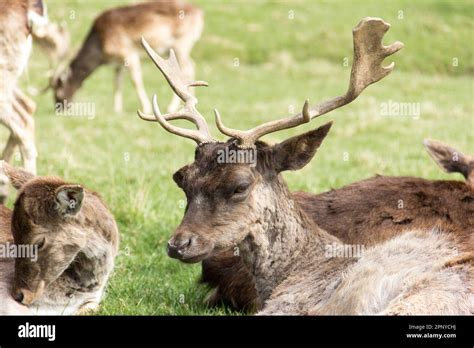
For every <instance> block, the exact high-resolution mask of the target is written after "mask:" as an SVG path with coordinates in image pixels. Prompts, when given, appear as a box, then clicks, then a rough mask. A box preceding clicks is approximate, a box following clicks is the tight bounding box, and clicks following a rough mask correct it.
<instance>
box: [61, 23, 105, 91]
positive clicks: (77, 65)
mask: <svg viewBox="0 0 474 348" xmlns="http://www.w3.org/2000/svg"><path fill="white" fill-rule="evenodd" d="M104 62H105V61H104V58H103V55H102V50H101V48H100V40H99V38H98V37H97V34H96V33H95V32H92V33H91V34H89V36H88V37H87V39H86V41H85V42H84V45H83V46H82V47H81V49H80V51H79V52H78V54H77V55H76V57H75V58H74V60H73V61H72V62H71V64H70V66H69V69H70V72H69V76H68V80H67V83H68V84H69V86H70V87H71V89H72V91H73V93H74V92H75V91H76V90H77V89H79V88H80V87H81V85H82V83H83V82H84V80H85V79H86V78H88V77H89V75H90V74H92V72H93V71H94V70H95V69H96V68H97V67H99V66H100V65H101V64H103V63H104Z"/></svg>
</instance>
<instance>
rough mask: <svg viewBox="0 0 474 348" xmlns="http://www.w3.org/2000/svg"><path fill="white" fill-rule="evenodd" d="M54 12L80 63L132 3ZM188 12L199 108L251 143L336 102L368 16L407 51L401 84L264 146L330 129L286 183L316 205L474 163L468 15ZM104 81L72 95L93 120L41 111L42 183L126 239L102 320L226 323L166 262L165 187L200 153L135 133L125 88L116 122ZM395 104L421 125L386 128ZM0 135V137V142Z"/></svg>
mask: <svg viewBox="0 0 474 348" xmlns="http://www.w3.org/2000/svg"><path fill="white" fill-rule="evenodd" d="M48 3H49V12H50V16H51V17H52V18H53V19H55V20H63V19H64V20H66V21H67V22H68V27H69V29H70V31H71V34H72V38H73V47H74V50H76V49H77V48H78V47H79V44H80V42H81V41H82V40H83V38H84V37H85V35H86V33H87V31H88V30H89V26H90V24H91V21H92V20H93V18H94V17H95V16H96V15H97V14H98V13H99V12H100V11H102V10H104V9H106V8H110V7H112V6H113V5H114V4H123V3H126V1H117V2H114V1H104V0H97V1H92V0H87V1H86V0H83V1H58V0H49V1H48ZM196 3H198V4H199V5H200V6H202V7H203V8H204V10H205V12H206V28H205V32H204V34H203V37H202V40H201V41H200V42H199V43H198V44H197V46H196V48H195V50H194V52H193V57H194V59H195V61H196V65H197V77H198V79H205V80H207V81H208V82H209V83H210V87H209V88H208V89H200V90H198V92H197V94H198V96H199V98H200V104H199V107H200V110H201V112H202V113H203V114H204V115H206V117H207V119H208V121H209V122H210V123H211V124H212V126H211V127H212V130H213V131H214V134H216V135H218V132H217V131H216V128H215V126H214V125H213V121H212V120H213V117H212V109H213V108H214V107H217V108H218V109H219V110H220V112H221V114H222V116H223V118H224V120H225V122H226V124H227V125H229V126H231V127H235V128H243V129H245V128H250V127H253V126H255V125H257V124H259V123H260V122H263V121H267V120H271V119H276V118H279V117H282V116H285V115H286V114H287V113H288V109H289V106H290V105H293V106H294V108H296V109H299V108H300V107H301V106H302V104H303V101H304V100H305V99H306V98H310V100H311V101H312V102H314V103H315V102H318V101H322V100H324V99H326V98H328V97H331V96H335V95H339V94H342V93H343V92H344V91H345V89H346V86H347V83H348V76H349V73H350V67H345V66H344V65H343V60H344V58H345V57H348V58H349V60H351V59H352V36H351V29H352V28H353V27H354V26H355V25H356V24H357V23H358V22H359V20H360V19H361V18H363V17H365V16H377V17H382V18H384V19H385V20H386V21H388V22H390V23H391V24H392V28H391V29H390V31H389V32H388V33H387V35H386V37H385V43H386V44H389V43H391V42H393V41H395V40H400V41H403V42H404V43H405V45H406V46H405V48H404V49H403V50H402V51H400V52H399V53H398V54H396V55H395V56H394V57H393V61H395V62H396V68H395V71H394V72H393V73H392V74H391V75H390V76H389V77H387V78H386V79H384V80H383V81H381V82H379V83H377V84H376V85H373V86H371V87H369V88H368V89H367V90H366V91H365V92H364V93H363V94H362V95H361V96H360V98H359V99H358V100H357V101H355V102H353V103H352V104H351V105H349V106H347V107H345V108H343V109H340V110H337V111H335V112H333V113H331V114H330V115H326V116H324V117H322V118H321V119H317V120H314V121H313V122H312V123H311V124H310V125H305V126H302V127H299V128H298V129H293V130H289V131H284V132H280V133H276V134H272V135H270V136H268V137H266V138H265V139H266V140H267V141H269V142H277V141H280V140H283V139H285V138H287V137H288V136H290V135H295V134H298V133H301V132H303V131H306V130H309V129H312V128H315V127H318V126H319V125H321V124H322V123H323V122H327V121H329V120H334V121H335V126H334V127H333V129H332V131H331V134H330V135H329V137H328V138H327V140H326V141H325V143H324V145H323V146H322V147H321V149H320V151H319V153H318V154H317V156H316V158H315V159H314V160H313V161H312V162H311V164H310V165H308V166H307V167H306V168H305V169H303V170H301V171H299V172H295V173H288V174H285V178H286V179H287V182H288V184H289V186H290V187H291V189H294V190H307V191H311V192H315V193H316V192H322V191H325V190H328V189H330V188H331V187H340V186H342V185H345V184H348V183H350V182H353V181H356V180H360V179H363V178H366V177H369V176H371V175H373V174H375V173H380V174H385V175H415V176H422V177H425V178H433V179H441V178H448V177H449V176H448V175H446V174H444V173H442V172H441V171H440V170H439V169H438V168H437V166H436V165H435V164H434V163H433V162H432V160H431V159H430V158H429V157H428V155H427V154H426V153H425V151H424V149H423V146H422V140H423V139H424V138H426V137H431V138H435V139H439V140H442V141H445V142H447V143H450V144H452V145H454V146H455V147H458V148H459V149H461V150H464V151H466V152H469V153H473V152H474V151H473V150H474V148H473V130H474V127H473V126H474V124H473V97H474V96H473V82H472V81H473V80H472V77H473V74H474V61H473V45H472V43H473V41H472V38H473V21H472V17H473V10H474V6H473V3H472V2H470V1H420V2H413V1H336V2H327V1H324V2H316V1H292V2H289V1H288V2H268V1H248V2H247V1H230V2H225V3H224V2H221V1H217V0H215V1H209V0H207V1H196ZM71 11H74V12H71ZM289 11H294V12H293V13H294V19H289V18H288V17H289V14H290V15H291V13H290V12H289ZM400 11H403V19H399V16H400V14H401V12H400ZM73 16H74V19H71V18H72V17H73ZM235 58H238V59H239V66H238V67H235V66H234V65H233V63H234V59H235ZM454 58H457V61H458V65H457V66H453V64H452V63H453V59H454ZM390 60H392V59H391V58H390ZM349 66H350V64H349ZM46 68H47V62H46V60H45V59H44V57H43V56H42V54H41V53H40V52H38V51H37V50H36V51H35V52H34V54H33V57H32V59H31V60H30V68H29V71H28V74H26V76H25V78H24V79H23V81H24V86H25V87H27V86H34V87H41V86H43V85H44V84H45V83H46V79H45V76H44V71H45V69H46ZM143 69H144V76H145V84H146V86H147V91H148V93H149V94H151V93H154V92H157V93H158V95H159V97H160V100H162V104H164V105H166V103H167V102H168V100H169V98H170V96H171V93H170V89H169V88H168V86H167V85H166V82H165V81H164V79H163V78H162V76H161V75H160V73H159V72H158V71H157V69H156V68H154V67H153V66H152V64H151V63H150V62H149V60H148V59H144V66H143ZM112 78H113V75H112V69H111V68H110V67H104V68H101V69H99V70H98V71H97V72H96V73H95V74H94V75H93V76H92V77H91V78H90V79H89V80H87V81H86V83H85V84H84V86H83V88H82V89H81V90H80V92H79V93H78V95H77V101H89V102H93V103H95V107H96V117H95V118H94V119H91V120H88V119H87V118H84V117H76V118H74V117H61V116H56V115H55V114H54V108H53V100H52V95H51V93H48V94H46V95H43V96H38V97H35V99H36V101H37V102H38V105H39V109H38V112H37V113H36V116H35V118H36V121H37V123H36V125H37V145H38V151H39V158H38V171H39V174H41V175H59V176H62V177H64V178H65V179H67V180H70V181H74V182H79V183H83V184H85V185H86V186H88V187H90V188H92V189H94V190H97V191H99V192H100V193H101V194H102V196H103V197H104V199H105V200H106V202H107V203H108V205H109V207H110V209H111V210H112V211H113V213H114V215H115V217H116V219H117V221H118V224H119V227H120V231H121V236H122V240H121V247H120V250H121V252H120V255H119V256H118V258H117V267H116V270H115V272H114V275H113V277H112V278H111V280H110V284H109V287H108V292H107V297H106V298H105V300H104V301H103V305H102V308H101V311H100V314H106V315H109V314H110V315H113V314H156V315H163V314H186V315H188V314H227V313H229V312H230V311H229V310H227V309H219V310H209V309H206V308H205V307H204V306H203V305H202V300H203V298H204V296H205V293H206V291H205V289H203V288H202V287H198V286H197V285H196V280H197V278H198V276H199V273H200V266H199V265H185V264H181V263H179V262H178V261H175V260H172V259H170V258H168V257H167V256H166V253H165V245H166V241H167V239H168V238H169V237H170V235H171V234H172V232H173V230H174V228H175V227H176V226H177V225H178V223H179V222H180V219H181V217H182V215H183V202H184V201H183V200H184V195H183V193H182V192H181V191H180V190H179V189H178V188H177V187H176V186H175V185H174V183H173V181H172V180H171V175H172V174H173V172H174V171H176V170H177V169H179V168H180V167H181V166H183V165H185V164H187V163H189V162H191V161H192V159H193V153H194V143H192V142H191V141H189V140H186V139H183V138H178V137H176V136H172V135H170V134H168V133H167V132H165V131H164V130H163V129H161V128H160V127H159V126H158V125H156V124H151V123H146V122H143V121H141V120H139V119H138V117H137V116H136V109H137V108H138V102H137V98H136V95H135V92H134V90H133V88H132V86H131V83H130V82H129V81H128V80H127V83H126V85H125V90H126V94H125V100H124V106H125V111H124V112H123V114H121V115H117V114H114V112H113V109H112ZM389 100H393V101H396V102H415V103H420V105H421V116H420V118H419V119H417V120H415V119H413V118H412V117H383V116H381V115H380V108H381V103H384V102H388V101H389ZM6 134H7V133H6V131H3V130H2V132H1V134H0V135H1V140H2V141H5V139H6ZM221 138H222V137H221ZM222 139H223V138H222ZM345 153H347V154H348V155H349V158H348V160H347V161H345V160H344V155H345Z"/></svg>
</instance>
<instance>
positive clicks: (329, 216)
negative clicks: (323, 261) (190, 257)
mask: <svg viewBox="0 0 474 348" xmlns="http://www.w3.org/2000/svg"><path fill="white" fill-rule="evenodd" d="M425 146H426V147H427V149H428V151H429V153H430V154H431V155H432V156H434V155H433V154H432V152H433V151H435V152H436V153H437V154H438V157H436V158H437V159H436V161H437V163H440V165H441V166H442V167H443V169H445V168H446V169H445V170H449V169H450V171H451V172H458V173H461V174H463V176H465V178H466V179H468V178H469V175H471V176H472V174H473V173H474V168H472V166H473V165H474V160H472V159H471V157H469V156H466V155H463V154H462V153H461V152H459V151H457V150H455V149H453V148H452V147H450V146H448V145H445V144H442V143H440V142H436V141H425ZM435 146H436V147H435ZM453 153H455V154H456V155H457V158H460V160H458V161H456V162H453V156H452V155H453ZM468 168H471V169H468ZM468 183H469V182H468ZM292 199H293V200H294V201H295V204H298V205H299V206H300V207H301V208H302V209H303V210H304V211H305V212H306V213H307V214H308V215H309V216H310V217H311V218H312V219H313V221H315V222H317V223H318V225H319V226H320V227H321V228H323V229H324V230H326V231H328V232H329V233H330V234H332V235H335V236H337V237H338V238H339V239H340V240H341V241H342V242H344V243H347V244H356V243H359V244H363V245H365V246H373V245H376V244H378V243H382V242H385V241H387V240H389V239H391V238H393V237H394V236H396V235H399V234H401V233H403V232H406V231H410V230H413V229H429V228H430V227H433V226H438V227H439V228H441V229H442V230H444V231H459V230H462V229H463V228H467V230H468V231H471V234H470V235H469V234H467V236H469V238H472V231H474V191H473V190H472V189H470V188H469V186H468V185H466V184H465V183H463V182H459V181H444V180H440V181H433V180H426V179H421V178H414V177H385V176H375V177H373V178H369V179H366V180H363V181H360V182H356V183H353V184H350V185H347V186H344V187H342V188H339V189H333V190H330V191H328V192H324V193H321V194H317V195H314V194H310V193H306V192H294V193H292ZM466 242H468V241H466ZM470 243H472V239H471V242H470ZM201 282H202V283H204V284H208V285H209V286H210V287H211V288H212V291H211V292H210V295H209V297H208V299H207V303H208V304H209V305H211V306H214V305H217V304H219V303H226V304H228V305H230V306H232V307H233V308H235V309H237V310H248V311H254V310H256V309H257V307H258V298H257V292H256V290H255V282H254V280H253V278H252V276H251V274H250V272H249V271H248V270H247V269H246V268H245V266H244V264H243V262H242V260H241V258H240V256H238V255H236V252H235V251H234V250H227V251H225V252H223V253H222V254H220V255H217V256H215V257H211V258H209V259H207V260H204V261H203V262H202V277H201Z"/></svg>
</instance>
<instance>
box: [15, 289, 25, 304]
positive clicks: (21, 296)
mask: <svg viewBox="0 0 474 348" xmlns="http://www.w3.org/2000/svg"><path fill="white" fill-rule="evenodd" d="M12 296H13V299H14V300H15V301H16V302H19V303H23V299H24V298H25V295H24V294H23V291H21V290H15V291H14V292H13V294H12Z"/></svg>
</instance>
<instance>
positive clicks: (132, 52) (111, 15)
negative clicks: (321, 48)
mask: <svg viewBox="0 0 474 348" xmlns="http://www.w3.org/2000/svg"><path fill="white" fill-rule="evenodd" d="M203 26H204V15H203V12H202V10H201V9H199V8H198V7H197V6H194V5H190V4H187V3H185V2H182V1H180V0H172V1H170V0H158V1H150V2H145V3H140V4H135V5H129V6H124V7H119V8H114V9H110V10H107V11H105V12H103V13H102V14H101V15H99V16H98V17H97V18H96V20H95V21H94V24H93V26H92V28H91V30H90V32H89V34H88V36H87V38H86V40H85V41H84V43H83V45H82V47H81V49H80V50H79V52H78V53H77V55H76V57H75V58H74V59H73V60H72V62H71V63H70V64H69V67H67V69H66V70H64V71H62V72H60V73H59V74H58V76H57V77H55V78H54V79H53V81H52V87H53V89H54V94H55V102H56V106H61V105H62V106H64V105H65V104H67V103H69V102H71V101H72V98H73V96H74V94H75V93H76V91H77V90H78V89H79V88H80V87H81V85H82V83H83V82H84V80H85V79H87V78H88V77H89V75H90V74H91V73H92V72H93V71H94V70H95V69H97V68H98V67H99V66H101V65H104V64H109V65H113V66H114V67H115V81H114V85H115V92H114V93H115V94H114V109H115V111H116V112H121V111H122V108H123V103H122V80H123V72H124V70H125V68H126V69H127V70H128V71H129V72H130V76H131V79H132V82H133V84H134V87H135V89H136V91H137V94H138V99H139V100H140V103H141V107H142V108H143V109H144V110H146V111H148V112H151V104H150V101H149V99H148V96H147V93H146V91H145V87H144V85H143V78H142V73H141V65H140V55H141V53H142V49H141V45H140V39H141V37H142V36H144V37H146V38H147V40H148V41H149V42H150V43H151V45H152V46H153V47H154V48H155V49H157V50H159V51H160V52H166V51H169V50H170V49H171V48H173V49H174V50H175V52H176V54H177V57H178V60H179V62H180V64H181V66H182V67H183V70H184V71H185V73H186V75H187V76H188V77H189V78H191V79H193V78H194V63H193V61H192V59H191V50H192V48H193V46H194V44H195V43H196V41H197V40H199V38H200V36H201V32H202V30H203ZM178 106H179V98H177V97H174V98H173V100H172V101H171V104H170V105H169V110H174V109H176V108H177V107H178Z"/></svg>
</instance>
